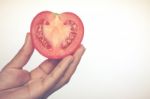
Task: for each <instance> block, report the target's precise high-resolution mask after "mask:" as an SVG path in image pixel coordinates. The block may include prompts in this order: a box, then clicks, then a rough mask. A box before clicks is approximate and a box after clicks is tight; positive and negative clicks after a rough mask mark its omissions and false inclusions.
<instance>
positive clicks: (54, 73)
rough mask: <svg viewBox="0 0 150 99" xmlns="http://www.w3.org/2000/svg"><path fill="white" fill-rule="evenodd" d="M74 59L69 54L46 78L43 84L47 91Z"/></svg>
mask: <svg viewBox="0 0 150 99" xmlns="http://www.w3.org/2000/svg"><path fill="white" fill-rule="evenodd" d="M72 60H73V57H72V56H67V57H65V58H64V59H62V60H61V61H60V62H59V63H58V65H57V66H56V67H55V68H54V70H53V71H52V72H51V73H50V74H49V75H48V76H47V77H46V78H45V79H44V81H43V86H44V90H45V91H48V90H49V89H51V88H52V87H53V86H54V85H55V84H56V83H57V82H58V81H59V80H60V78H61V77H62V76H63V75H64V73H65V71H66V70H67V68H68V67H69V66H70V63H71V62H72Z"/></svg>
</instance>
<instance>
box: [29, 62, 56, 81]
mask: <svg viewBox="0 0 150 99" xmlns="http://www.w3.org/2000/svg"><path fill="white" fill-rule="evenodd" d="M58 62H59V60H50V59H47V60H45V61H44V62H42V63H41V64H40V65H39V66H38V67H37V68H35V69H34V70H32V71H31V79H37V78H44V77H46V76H47V75H48V74H49V73H50V72H51V71H52V70H53V69H54V68H55V66H56V65H57V64H58Z"/></svg>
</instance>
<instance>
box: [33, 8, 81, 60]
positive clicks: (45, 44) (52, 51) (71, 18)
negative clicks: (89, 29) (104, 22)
mask: <svg viewBox="0 0 150 99" xmlns="http://www.w3.org/2000/svg"><path fill="white" fill-rule="evenodd" d="M30 32H31V38H32V42H33V45H34V47H35V48H36V49H37V50H38V51H39V53H41V54H42V55H43V56H45V57H47V58H50V59H60V58H63V57H65V56H67V55H70V54H72V53H74V52H75V50H76V49H77V48H78V47H79V46H80V44H81V41H82V39H83V34H84V27H83V23H82V21H81V19H80V18H79V17H78V16H77V15H76V14H74V13H72V12H64V13H62V14H57V13H53V12H50V11H43V12H40V13H39V14H37V15H36V16H35V17H34V19H33V20H32V23H31V28H30Z"/></svg>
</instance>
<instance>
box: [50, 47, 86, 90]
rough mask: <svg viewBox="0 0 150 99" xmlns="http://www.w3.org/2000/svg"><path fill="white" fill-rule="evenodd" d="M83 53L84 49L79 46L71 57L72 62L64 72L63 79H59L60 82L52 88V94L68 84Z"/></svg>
mask: <svg viewBox="0 0 150 99" xmlns="http://www.w3.org/2000/svg"><path fill="white" fill-rule="evenodd" d="M84 52H85V48H84V47H83V46H82V45H81V46H80V48H78V50H77V51H76V52H75V53H74V55H73V59H74V60H73V62H72V63H71V64H70V66H69V68H68V69H67V70H66V72H65V74H64V76H63V78H62V79H60V81H59V82H58V83H57V84H56V86H55V87H54V88H53V92H54V91H56V90H58V89H60V88H61V87H62V86H63V85H65V84H67V83H68V82H69V80H70V78H71V77H72V75H73V74H74V72H75V70H76V68H77V66H78V64H79V62H80V60H81V57H82V55H83V53H84Z"/></svg>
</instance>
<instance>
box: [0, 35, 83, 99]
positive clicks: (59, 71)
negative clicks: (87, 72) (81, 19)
mask: <svg viewBox="0 0 150 99" xmlns="http://www.w3.org/2000/svg"><path fill="white" fill-rule="evenodd" d="M33 50H34V48H33V45H32V42H31V37H30V34H29V33H28V34H27V36H26V40H25V43H24V45H23V47H22V48H21V50H20V51H19V52H18V54H17V55H16V56H15V57H14V58H13V59H12V60H11V61H10V62H9V63H8V64H7V65H6V66H5V67H4V68H3V69H2V70H1V72H0V99H46V98H47V97H48V96H49V95H51V94H52V93H53V92H55V91H56V90H58V89H60V88H61V87H62V86H64V85H65V84H67V83H68V81H69V80H70V78H71V76H72V75H73V73H74V72H75V70H76V68H77V65H78V64H79V62H80V60H81V57H82V55H83V53H84V51H85V49H84V47H83V46H82V45H81V46H80V47H79V48H78V49H77V51H76V52H75V53H74V54H73V55H69V56H66V57H65V58H63V59H61V60H51V59H47V60H45V61H43V62H42V63H41V64H40V65H39V66H38V67H37V68H35V69H34V70H32V71H31V72H28V71H26V70H24V69H23V66H25V65H26V63H27V62H28V60H29V58H30V57H31V55H32V53H33Z"/></svg>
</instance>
